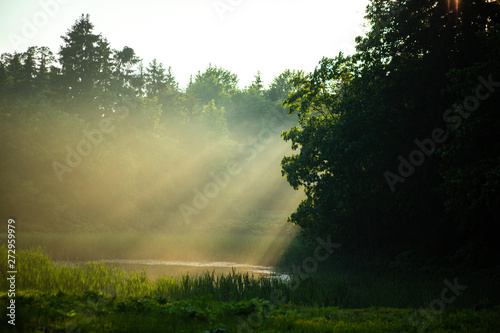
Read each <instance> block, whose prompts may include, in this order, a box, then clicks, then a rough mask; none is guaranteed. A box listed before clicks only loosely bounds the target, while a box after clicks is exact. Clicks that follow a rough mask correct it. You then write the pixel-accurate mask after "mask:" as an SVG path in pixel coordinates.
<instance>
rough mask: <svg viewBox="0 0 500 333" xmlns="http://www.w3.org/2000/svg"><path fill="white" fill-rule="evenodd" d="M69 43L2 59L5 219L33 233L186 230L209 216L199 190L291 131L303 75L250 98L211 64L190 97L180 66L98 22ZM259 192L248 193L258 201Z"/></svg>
mask: <svg viewBox="0 0 500 333" xmlns="http://www.w3.org/2000/svg"><path fill="white" fill-rule="evenodd" d="M62 39H63V44H62V45H61V47H60V50H59V52H58V53H57V54H54V53H53V52H52V51H51V50H50V49H48V48H47V47H30V48H28V50H27V51H26V52H23V53H14V54H10V53H4V54H2V56H1V61H0V117H1V120H0V123H1V125H0V126H1V129H0V136H1V141H2V145H1V148H0V149H1V152H0V154H1V156H2V159H1V162H0V173H1V175H2V181H1V193H0V196H1V199H0V205H1V208H0V210H1V212H2V216H5V217H14V218H17V219H19V220H21V221H23V223H20V224H18V225H20V226H22V227H23V228H25V229H27V230H102V229H110V228H111V229H119V230H126V229H154V228H158V227H163V228H164V227H166V226H170V225H179V224H186V223H185V222H186V221H184V220H186V219H185V217H186V216H188V219H189V220H190V219H191V218H193V219H194V218H196V217H197V215H201V214H199V212H200V209H197V208H196V207H192V204H191V203H192V201H193V196H194V195H195V194H196V192H193V189H196V188H200V186H201V188H200V191H202V192H203V185H204V184H206V183H207V182H210V181H212V180H213V176H211V175H216V174H217V173H218V172H223V171H224V170H225V169H226V168H227V163H228V161H230V160H233V159H234V160H236V161H238V162H239V163H240V166H241V167H242V168H244V167H245V165H247V164H249V163H250V162H255V161H256V157H255V156H254V155H255V152H256V151H259V152H260V150H264V149H261V147H260V146H262V145H263V144H262V140H264V141H265V145H264V146H266V147H264V148H269V147H271V146H272V144H271V142H272V143H275V142H281V138H280V133H281V131H282V130H283V129H286V128H289V127H290V126H291V124H293V118H292V117H286V114H287V110H286V109H285V108H284V107H283V105H282V101H283V99H284V98H285V97H286V96H287V95H288V93H289V91H290V90H291V89H292V87H291V85H290V84H289V79H290V78H291V77H292V76H294V75H296V74H300V73H299V72H293V71H289V70H287V71H285V72H283V73H282V74H281V75H279V76H277V77H276V78H275V79H274V81H273V82H271V84H270V85H269V87H268V88H265V87H264V84H263V82H262V81H261V79H260V74H259V73H257V75H256V76H255V80H254V82H253V83H252V84H251V85H250V86H248V87H246V88H243V89H241V88H239V87H238V85H237V83H238V78H237V76H236V75H235V74H233V73H230V72H229V71H227V70H225V69H223V68H220V67H217V66H212V65H210V66H209V67H208V68H207V69H206V70H205V71H204V72H198V73H197V74H196V75H195V76H194V77H192V78H191V80H190V82H189V84H188V85H187V87H185V88H183V89H181V88H180V87H179V84H178V83H177V81H176V79H175V77H174V75H173V72H172V69H171V68H170V67H169V68H165V67H164V65H163V64H162V63H160V62H158V61H156V60H153V61H152V62H151V63H149V64H148V66H147V67H144V66H143V63H142V61H141V59H140V58H139V57H138V55H136V53H135V52H134V50H133V49H132V48H130V47H124V48H123V49H122V50H115V49H112V48H111V46H110V43H109V42H108V41H107V40H106V38H104V37H103V36H102V35H101V34H97V33H95V32H94V26H93V24H92V23H91V21H90V19H89V16H88V15H87V16H83V15H82V17H80V18H79V19H78V20H77V21H76V22H75V24H74V25H73V26H72V27H71V28H70V29H69V30H68V31H67V32H66V34H65V35H64V36H62ZM296 121H297V118H296V117H295V123H296ZM270 124H272V127H270V126H271V125H270ZM260 137H262V138H264V137H265V138H264V139H262V140H260V139H259V138H260ZM260 156H261V158H263V157H264V156H266V155H265V154H264V153H262V154H261V155H260ZM281 156H283V154H282V155H281ZM275 158H277V160H276V165H277V167H278V168H279V158H281V157H280V156H279V155H278V156H276V157H275ZM261 178H262V181H265V180H266V175H265V173H264V174H263V175H262V177H261ZM232 183H233V184H237V183H238V182H237V181H235V180H234V179H233V181H232ZM259 184H262V183H260V182H259V181H257V183H256V184H254V185H253V187H251V186H249V189H253V190H254V191H253V194H254V195H256V194H258V192H259V189H258V185H259ZM255 185H257V187H256V186H255ZM285 185H286V182H285ZM231 191H232V192H231ZM235 191H236V192H235ZM236 194H240V195H241V191H239V190H236V189H235V186H233V187H232V190H231V189H230V188H228V189H227V191H225V193H224V194H221V195H220V198H219V199H221V200H219V201H222V203H221V204H220V205H219V206H220V207H218V208H217V206H215V207H214V205H215V204H214V203H213V202H212V203H211V209H210V211H212V212H213V214H215V212H216V211H217V210H219V214H222V213H221V212H222V211H223V210H224V209H227V210H229V211H231V210H238V209H239V207H233V206H234V205H229V204H228V202H229V201H228V200H230V197H231V196H234V195H236ZM224 200H225V201H224ZM283 200H286V198H283ZM224 203H225V204H224ZM182 204H185V206H182V207H184V208H186V211H185V212H184V213H185V214H184V215H186V216H184V215H183V214H182V212H181V211H180V210H179V207H180V205H182ZM198 208H200V207H198ZM190 209H191V210H190ZM205 213H206V212H205ZM229 215H230V214H228V216H229ZM203 218H204V219H206V218H208V217H207V215H206V214H204V215H203ZM174 221H175V222H174Z"/></svg>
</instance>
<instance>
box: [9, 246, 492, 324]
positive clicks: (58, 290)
mask: <svg viewBox="0 0 500 333" xmlns="http://www.w3.org/2000/svg"><path fill="white" fill-rule="evenodd" d="M0 255H1V256H4V257H5V256H6V255H7V249H6V248H5V246H2V247H0ZM16 261H17V271H18V273H17V277H16V286H15V288H16V293H15V296H14V297H11V296H10V295H9V294H8V293H7V291H8V290H9V285H8V283H7V282H8V281H7V279H6V276H5V274H6V272H7V271H8V270H7V267H6V263H4V262H0V278H1V282H0V286H1V289H0V290H1V291H2V293H1V295H0V303H1V306H7V305H8V304H9V303H8V302H10V301H11V300H12V299H15V304H16V323H17V324H16V327H15V330H14V331H16V330H17V332H26V331H44V332H60V331H66V332H91V331H98V332H137V331H140V332H157V331H167V332H176V331H180V330H184V331H185V332H219V333H220V332H252V331H255V332H259V331H268V332H269V331H270V332H273V331H274V332H282V331H290V332H346V331H352V332H403V331H406V332H412V331H418V330H419V329H420V330H421V331H422V329H423V331H428V332H433V331H439V332H461V331H463V332H485V331H495V329H496V328H498V327H500V316H499V315H498V313H499V311H498V310H500V308H499V307H498V306H495V305H494V303H492V302H489V301H488V300H487V299H485V298H484V296H485V295H487V292H490V293H491V292H493V293H495V290H494V289H491V288H489V286H492V284H491V281H490V284H488V282H484V281H479V280H474V279H472V277H465V278H464V279H462V277H461V278H460V279H457V278H454V277H452V276H451V277H448V278H447V279H445V281H444V282H443V281H433V279H431V278H429V279H428V280H425V281H424V280H419V279H415V280H411V279H407V278H403V277H399V278H398V277H396V276H393V277H392V278H390V277H380V276H378V277H377V276H372V278H371V279H368V278H366V277H365V278H364V280H363V279H362V278H360V277H357V279H356V277H355V276H353V275H346V274H347V273H346V274H344V275H337V276H332V275H329V276H324V275H317V274H311V275H308V276H305V277H301V276H300V275H299V276H295V278H294V279H293V280H292V281H282V280H280V279H269V278H266V277H264V276H252V275H249V274H241V273H236V272H232V273H230V274H220V275H217V274H214V273H213V272H212V273H210V272H205V273H204V274H198V275H189V274H185V275H177V276H171V277H162V278H158V279H155V280H154V281H151V280H150V279H149V278H148V276H147V274H146V272H145V271H143V272H140V273H129V272H126V271H125V270H123V269H121V268H119V267H113V266H110V265H107V264H104V263H87V264H84V265H76V266H74V265H73V266H72V265H60V264H55V263H54V262H52V261H51V260H50V258H49V257H48V256H47V255H46V254H45V253H44V252H43V251H41V250H40V249H31V250H21V251H19V252H17V253H16ZM368 274H369V272H368ZM360 281H362V282H363V283H365V284H364V285H360V284H359V282H360ZM419 281H420V282H419ZM433 282H434V283H433ZM443 283H444V284H443ZM449 284H451V287H450V285H449ZM445 288H448V289H446V290H445ZM450 288H451V289H450ZM483 292H486V294H485V293H483ZM443 295H444V296H443ZM443 297H444V299H443ZM478 300H479V301H478ZM441 304H442V305H443V308H441V307H440V306H441ZM8 325H9V324H8V323H7V320H5V321H4V322H2V323H1V324H0V327H3V328H4V330H6V329H9V331H12V329H14V327H12V326H8Z"/></svg>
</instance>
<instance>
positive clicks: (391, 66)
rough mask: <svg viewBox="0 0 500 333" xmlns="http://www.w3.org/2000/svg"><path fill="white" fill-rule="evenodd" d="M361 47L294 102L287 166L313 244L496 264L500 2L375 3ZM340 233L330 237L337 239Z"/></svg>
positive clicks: (316, 75)
mask: <svg viewBox="0 0 500 333" xmlns="http://www.w3.org/2000/svg"><path fill="white" fill-rule="evenodd" d="M366 18H367V19H368V20H369V22H370V24H371V30H370V31H369V32H368V33H367V35H366V36H363V37H358V38H357V41H356V42H357V46H356V50H357V51H356V53H355V54H354V55H352V56H345V55H342V54H340V55H339V56H337V57H335V58H333V59H328V58H324V59H323V60H322V61H321V62H320V63H319V65H318V67H317V68H316V70H315V71H314V72H313V73H310V74H308V75H307V76H305V77H299V78H296V79H294V86H295V88H296V91H294V92H293V93H292V95H291V96H290V97H289V98H288V99H287V100H286V103H285V104H286V105H287V106H288V107H289V108H290V112H292V113H295V114H298V116H299V118H300V119H299V123H300V125H299V126H296V127H294V128H292V129H291V130H289V131H287V133H286V134H285V135H284V138H285V139H286V140H289V141H291V143H292V145H293V146H295V147H300V148H301V149H300V152H299V153H298V154H297V155H294V156H289V157H286V158H284V159H283V170H284V172H285V173H286V176H287V179H288V181H289V182H290V184H291V185H292V186H294V187H295V188H299V187H304V188H305V190H306V194H307V198H306V199H305V200H304V201H303V202H302V203H301V204H300V206H299V207H298V209H297V211H296V212H295V213H294V214H293V215H292V216H291V221H293V222H295V223H297V224H298V225H300V226H301V227H302V229H303V230H304V231H305V233H306V234H307V235H309V236H311V238H312V239H313V240H314V237H315V236H317V235H324V234H331V235H332V238H333V239H334V241H336V242H339V243H342V244H343V248H344V250H346V251H351V252H356V253H364V254H366V255H369V256H370V257H371V256H372V255H373V254H378V255H380V254H382V255H386V256H390V257H392V258H394V257H396V258H397V260H399V261H400V263H402V264H404V265H411V263H412V262H413V263H416V262H426V263H430V264H444V263H448V264H467V265H468V264H471V265H479V266H490V265H498V263H499V262H500V260H499V259H500V257H499V254H500V251H499V250H500V246H499V244H500V242H499V241H498V235H499V232H500V215H499V213H500V211H499V209H500V186H499V185H500V141H499V138H500V135H499V133H500V131H499V128H500V116H499V105H500V4H499V3H498V2H495V1H485V0H481V1H476V0H475V1H472V0H464V1H451V2H450V1H435V0H424V1H422V0H404V1H375V0H374V1H371V4H370V5H369V6H368V8H367V15H366ZM333 235H334V236H333Z"/></svg>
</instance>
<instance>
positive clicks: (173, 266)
mask: <svg viewBox="0 0 500 333" xmlns="http://www.w3.org/2000/svg"><path fill="white" fill-rule="evenodd" d="M99 262H102V263H105V264H109V265H112V266H117V267H123V268H124V269H126V270H127V271H130V272H134V271H135V272H141V271H142V270H144V269H146V272H147V274H148V277H149V278H150V279H155V278H157V277H161V276H176V275H181V274H187V273H189V274H190V275H196V274H202V273H206V272H207V271H208V272H210V273H211V272H214V273H215V274H221V273H223V274H229V273H231V272H233V271H235V272H236V273H248V274H250V275H252V274H253V275H256V276H258V275H264V276H269V277H271V278H279V279H281V280H283V281H288V280H289V279H290V277H289V276H288V275H287V274H281V273H277V272H275V270H274V267H272V266H258V265H249V264H240V263H235V262H226V261H207V262H197V261H180V260H154V259H144V260H126V259H103V260H99Z"/></svg>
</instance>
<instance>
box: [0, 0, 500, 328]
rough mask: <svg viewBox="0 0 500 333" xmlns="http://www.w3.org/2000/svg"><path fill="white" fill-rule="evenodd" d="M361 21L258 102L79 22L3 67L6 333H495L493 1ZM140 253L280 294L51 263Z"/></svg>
mask: <svg viewBox="0 0 500 333" xmlns="http://www.w3.org/2000/svg"><path fill="white" fill-rule="evenodd" d="M365 15H366V16H365V18H366V19H367V21H368V23H369V30H368V31H367V33H366V34H365V35H363V36H358V37H357V38H356V51H355V52H354V53H353V54H344V53H342V52H341V53H339V54H338V55H337V56H336V57H333V58H328V57H324V58H323V59H318V60H319V62H318V64H317V66H316V68H315V70H314V71H312V72H310V73H306V72H304V71H302V70H296V69H293V68H291V69H289V70H286V71H284V72H282V73H281V74H279V75H278V76H276V77H275V78H274V80H273V81H272V82H270V83H269V84H268V85H265V84H264V82H263V81H262V79H261V73H260V72H258V73H256V74H255V77H254V80H253V82H252V83H251V84H250V85H249V86H246V87H240V86H239V79H238V76H237V73H232V72H230V71H229V70H226V69H224V68H223V67H219V66H217V65H216V64H210V65H209V66H208V67H207V68H206V69H205V70H200V71H198V72H197V73H193V75H192V76H191V77H190V79H189V82H188V84H187V85H186V86H185V87H181V86H180V85H179V83H178V81H177V79H176V77H175V75H174V72H175V68H171V67H168V64H166V65H165V64H163V63H161V62H159V61H158V60H153V61H151V62H149V63H147V64H146V63H144V62H143V60H142V59H141V55H139V54H136V52H135V51H134V49H133V45H131V46H130V47H129V46H125V47H124V48H123V49H114V48H113V47H112V45H113V44H112V41H108V40H107V39H106V37H105V36H104V35H103V34H101V33H98V32H96V31H95V29H94V25H93V23H92V21H91V17H90V16H89V15H86V14H82V16H81V17H79V18H77V19H76V21H75V22H74V24H73V25H72V26H71V27H69V28H68V30H67V31H66V32H65V33H64V34H63V35H62V36H61V39H62V42H61V45H60V49H59V50H51V49H49V48H48V47H44V46H41V47H40V46H32V47H29V48H28V49H27V50H26V51H24V52H19V53H3V54H2V55H1V58H0V137H1V139H0V141H1V142H2V144H1V145H0V150H1V151H0V155H1V156H2V158H1V160H0V174H1V182H0V186H1V191H0V196H1V198H0V212H1V215H2V218H3V219H4V220H6V221H7V220H9V221H11V220H12V221H14V220H15V227H16V229H15V232H16V244H17V245H16V246H17V247H16V249H18V250H20V251H18V255H17V256H18V265H21V266H22V267H24V269H25V271H26V272H27V271H30V273H29V274H28V273H23V271H22V270H21V269H20V268H19V269H18V270H19V272H20V273H19V279H18V285H17V287H18V290H19V292H18V293H17V294H18V296H16V297H17V301H18V303H19V304H21V305H19V306H25V308H26V311H25V312H20V311H21V310H18V323H19V324H20V325H21V326H17V330H16V331H18V332H23V331H44V332H59V331H64V329H65V330H66V332H68V330H69V331H73V332H77V331H78V332H80V331H82V332H86V331H89V332H90V331H110V332H111V331H113V332H121V331H130V332H132V331H143V332H148V331H151V332H155V331H158V327H164V326H165V325H166V326H167V327H170V328H171V331H172V332H178V331H181V330H184V331H193V332H201V331H204V332H236V331H238V332H251V331H267V332H282V331H283V332H284V331H294V332H295V331H296V332H305V331H315V332H316V331H317V332H326V331H328V332H331V331H335V332H344V331H353V332H354V331H356V332H357V331H363V332H364V331H367V332H387V331H393V332H402V331H405V332H407V331H412V332H413V331H415V332H416V331H418V332H422V331H424V330H429V331H439V332H452V331H467V332H483V331H494V330H495V329H498V328H499V327H500V317H499V316H498V309H499V308H498V306H500V304H499V302H500V297H499V296H500V285H499V284H498V281H499V279H498V278H499V277H500V242H499V241H498V235H500V216H499V215H500V211H499V209H500V140H499V139H500V132H499V128H500V117H499V116H498V114H497V113H495V112H498V111H499V106H500V3H499V2H498V1H488V0H463V1H458V0H457V1H450V0H448V1H441V0H440V1H433V0H418V1H417V0H403V1H386V0H371V1H370V4H369V5H368V7H367V8H366V13H365ZM311 29H312V30H314V28H313V27H312V28H311ZM311 33H319V32H315V31H312V32H311ZM322 33H323V32H322ZM290 47H292V46H290ZM293 47H307V44H298V45H295V46H293ZM9 223H10V222H9ZM9 232H10V231H9ZM3 235H4V236H5V237H3V238H2V244H7V239H11V238H8V237H7V234H3ZM63 235H69V236H63ZM135 235H148V236H147V237H148V238H147V240H145V241H143V240H139V238H135V237H136V236H135ZM160 235H165V237H166V238H161V237H163V236H161V237H160ZM9 237H10V236H9ZM141 237H142V236H141ZM63 239H65V240H63ZM215 239H217V241H216V240H215ZM211 240H213V241H211ZM106 242H108V244H103V243H106ZM114 243H120V244H121V245H120V246H118V245H115V244H114ZM215 243H217V244H216V245H214V244H215ZM8 244H11V243H10V242H9V243H8ZM75 244H79V245H80V246H76V245H75ZM318 244H319V245H318ZM332 244H333V245H332ZM32 246H42V248H34V247H32ZM51 246H52V247H51ZM134 246H135V247H134ZM148 246H149V247H148ZM43 247H46V248H47V249H45V250H44V249H43ZM153 247H154V248H155V250H154V251H153V250H151V249H152V248H153ZM70 248H71V249H70ZM84 248H86V249H84ZM126 248H127V249H128V250H130V251H125V249H126ZM9 249H10V247H9ZM132 249H134V250H135V249H142V250H143V252H142V254H140V251H139V250H137V251H136V254H135V255H134V254H131V253H133V251H132ZM166 249H168V250H166ZM181 249H182V250H181ZM0 250H1V251H2V254H4V252H5V257H7V248H6V245H3V247H2V248H0ZM46 250H49V251H48V253H47V252H45V251H46ZM320 250H321V251H320ZM162 251H164V252H168V253H169V258H165V257H162V254H160V253H161V252H162ZM50 252H51V253H52V254H50ZM125 252H126V254H125ZM250 252H251V253H252V254H251V255H250V254H249V253H250ZM320 252H321V253H323V252H324V253H326V254H325V259H321V260H320V259H318V258H323V257H321V256H320V255H319V253H320ZM184 253H186V254H185V255H186V257H182V256H183V255H184ZM312 253H314V256H313V257H311V255H312ZM141 255H144V256H148V258H157V259H172V258H174V257H175V259H182V260H188V259H189V258H188V257H190V258H194V259H193V260H199V261H203V260H208V259H210V260H212V259H213V260H228V261H235V262H238V261H241V260H244V261H246V262H247V263H252V264H255V265H272V266H273V267H278V270H282V271H284V272H286V274H288V275H286V276H288V277H290V278H291V279H292V281H298V283H297V284H296V285H297V288H294V287H291V285H290V284H287V282H286V281H281V280H277V279H270V278H265V277H263V276H259V277H251V276H249V275H248V274H246V275H245V274H244V273H236V272H235V271H234V270H233V271H232V273H229V274H228V275H224V274H223V275H220V276H214V273H213V272H212V273H211V274H212V275H210V272H207V273H206V274H205V275H197V276H196V277H193V276H191V277H190V276H189V275H185V276H181V277H178V278H174V277H170V278H168V279H167V278H165V279H164V280H162V279H157V280H151V279H150V278H149V277H148V276H147V274H146V273H145V272H143V273H137V272H135V273H128V272H125V271H122V270H121V269H120V268H116V267H108V266H106V265H102V264H96V263H92V262H89V263H87V264H82V266H76V267H75V266H71V265H68V266H67V267H65V266H61V264H58V262H59V261H57V262H56V260H77V259H83V260H88V261H92V260H99V259H103V258H104V259H105V258H106V256H113V258H118V257H120V258H122V257H123V259H139V257H141ZM51 256H52V258H51ZM181 257H182V258H181ZM209 257H210V258H209ZM23 258H24V260H25V262H24V263H23V262H22V260H23ZM311 258H315V259H311ZM141 259H142V257H141ZM309 259H311V260H309ZM51 260H52V261H51ZM311 262H312V263H313V266H312V267H313V268H311V267H309V266H308V263H311ZM28 263H29V264H28ZM6 265H7V263H6V262H5V263H4V262H2V263H1V264H0V266H1V267H2V271H1V272H0V275H1V276H2V277H5V276H4V275H5V274H7V273H6V272H7V271H8V269H7V266H6ZM296 265H299V269H298V270H297V269H295V268H297V266H296ZM300 265H302V266H300ZM64 267H65V268H64ZM287 267H288V268H289V267H295V268H292V269H287ZM304 271H305V273H304ZM22 274H26V275H25V276H24V275H22ZM71 276H78V278H75V279H74V278H72V277H71ZM455 276H458V278H454V277H455ZM98 277H100V280H99V278H98ZM78 279H80V280H78ZM169 279H170V280H169ZM443 280H444V281H445V282H444V285H445V286H448V288H450V290H452V291H454V292H455V296H457V297H455V296H453V297H455V298H460V297H462V296H461V295H462V294H463V297H462V298H460V300H461V301H460V302H462V303H460V302H457V303H454V302H451V301H450V302H447V301H444V300H443V299H444V298H443V295H444V294H446V292H444V291H441V290H442V288H443V282H442V281H443ZM3 281H4V282H2V284H1V292H2V294H1V297H0V299H1V302H2V306H3V304H4V303H5V306H7V304H9V303H8V300H9V299H10V296H8V294H7V292H4V291H8V290H9V288H8V282H6V279H5V278H3ZM79 281H80V282H79ZM82 281H83V282H82ZM450 281H453V282H450ZM462 281H465V282H462ZM460 283H462V284H460ZM292 286H293V283H292ZM461 288H462V289H461ZM467 289H468V290H467ZM276 291H279V295H280V296H279V297H278V298H279V301H277V299H278V298H276V297H277V296H276V294H275V293H276ZM23 292H24V293H23ZM440 292H441V300H440V301H439V302H441V303H439V304H443V308H442V309H441V310H440V311H436V310H435V305H436V304H438V303H433V302H434V300H433V298H436V297H437V296H439V295H440ZM273 295H274V296H273ZM459 296H460V297H459ZM283 300H284V301H283ZM429 302H430V303H429ZM443 302H444V303H443ZM445 303H446V311H445V310H444V304H445ZM451 303H453V304H451ZM72 304H80V305H79V306H78V307H75V306H74V305H72ZM429 304H431V305H429ZM432 304H434V305H432ZM422 306H425V307H427V306H428V307H429V309H430V310H429V311H431V312H433V311H434V312H433V314H432V315H433V317H432V318H433V319H429V317H428V313H427V317H426V314H425V313H424V314H422V311H423V310H422ZM433 306H434V308H433ZM419 307H420V309H421V310H422V311H420V312H419V315H416V313H417V312H416V311H417V310H416V309H417V308H419ZM28 309H29V311H28ZM35 309H37V310H35ZM42 309H45V310H42ZM50 309H52V310H50ZM30 311H31V312H30ZM32 311H35V312H36V313H37V315H35V316H32V315H31V314H30V313H32ZM37 311H38V312H37ZM71 311H73V312H71ZM343 311H344V312H343ZM443 312H444V313H443ZM89 313H91V315H89ZM441 313H443V314H441ZM128 315H133V316H136V317H135V318H138V319H137V320H135V321H131V320H125V321H121V319H120V318H122V319H123V318H125V317H127V316H128ZM438 315H439V316H440V317H439V320H436V316H438ZM141 316H142V317H141ZM162 316H163V317H162ZM252 316H253V317H252ZM256 317H258V319H255V318H256ZM416 317H418V318H419V319H418V320H417V319H415V318H416ZM159 318H160V319H159ZM252 318H253V319H252ZM408 318H410V319H408ZM478 318H479V319H478ZM22 320H24V321H22ZM477 320H479V321H480V322H481V324H478V325H476V324H475V323H477ZM19 321H22V322H19ZM120 322H121V323H120ZM1 325H7V324H6V323H4V322H2V323H1ZM23 325H24V326H23ZM120 325H122V326H120ZM137 325H139V326H137ZM141 325H145V326H141ZM2 327H4V328H5V329H12V327H11V326H2ZM14 329H15V328H14Z"/></svg>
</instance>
